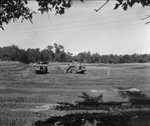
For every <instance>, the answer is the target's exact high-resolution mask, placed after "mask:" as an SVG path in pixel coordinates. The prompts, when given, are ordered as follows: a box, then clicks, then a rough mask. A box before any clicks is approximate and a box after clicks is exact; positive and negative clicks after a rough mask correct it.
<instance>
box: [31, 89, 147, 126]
mask: <svg viewBox="0 0 150 126" xmlns="http://www.w3.org/2000/svg"><path fill="white" fill-rule="evenodd" d="M118 94H119V95H120V96H121V97H123V98H126V97H128V98H129V102H128V104H127V105H126V107H127V108H130V107H131V106H133V105H134V104H138V105H139V104H140V105H143V104H144V105H145V104H146V105H148V104H149V105H150V98H148V97H147V96H146V95H145V94H144V93H142V92H141V91H138V92H135V91H128V90H121V91H118ZM79 97H80V98H82V99H83V101H77V102H76V103H75V104H70V103H64V102H63V103H62V102H61V103H59V105H58V106H56V108H55V109H56V110H65V111H68V110H74V111H75V110H87V111H86V112H83V111H81V112H76V113H69V114H66V115H64V116H53V117H50V118H48V119H47V120H45V121H41V120H39V121H36V122H35V123H34V125H35V126H149V125H150V121H149V118H150V111H134V112H133V111H132V110H131V111H127V112H125V111H117V112H116V111H110V108H117V109H120V110H121V109H122V108H124V107H123V106H124V103H125V102H104V101H103V95H99V96H97V97H93V96H90V95H88V94H87V93H85V92H83V93H82V96H79ZM138 99H139V101H138ZM89 110H106V111H107V112H105V113H104V112H99V111H97V112H92V111H91V112H89Z"/></svg>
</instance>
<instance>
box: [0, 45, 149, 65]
mask: <svg viewBox="0 0 150 126" xmlns="http://www.w3.org/2000/svg"><path fill="white" fill-rule="evenodd" d="M0 60H9V61H20V62H23V63H27V64H28V63H35V62H38V61H44V62H72V61H78V62H81V63H115V64H117V63H134V62H138V63H147V62H150V54H136V53H134V54H132V55H128V54H125V55H114V54H110V55H100V54H99V53H93V54H92V53H91V52H90V51H88V52H80V53H78V54H77V55H73V54H72V53H70V52H65V49H64V46H62V45H59V44H57V43H54V44H53V45H48V46H47V47H46V48H45V49H43V50H40V48H35V49H33V48H28V49H20V48H19V47H18V46H16V45H11V46H4V47H0Z"/></svg>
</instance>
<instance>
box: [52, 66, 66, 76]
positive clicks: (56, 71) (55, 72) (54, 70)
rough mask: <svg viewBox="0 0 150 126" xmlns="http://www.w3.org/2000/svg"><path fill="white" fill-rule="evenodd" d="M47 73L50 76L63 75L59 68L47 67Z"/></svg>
mask: <svg viewBox="0 0 150 126" xmlns="http://www.w3.org/2000/svg"><path fill="white" fill-rule="evenodd" d="M49 73H51V74H64V70H63V69H62V68H61V67H59V66H53V67H52V66H51V67H49Z"/></svg>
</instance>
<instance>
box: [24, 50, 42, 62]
mask: <svg viewBox="0 0 150 126" xmlns="http://www.w3.org/2000/svg"><path fill="white" fill-rule="evenodd" d="M26 52H27V62H28V63H30V62H38V61H40V59H41V54H40V49H39V48H36V49H30V48H29V49H27V51H26Z"/></svg>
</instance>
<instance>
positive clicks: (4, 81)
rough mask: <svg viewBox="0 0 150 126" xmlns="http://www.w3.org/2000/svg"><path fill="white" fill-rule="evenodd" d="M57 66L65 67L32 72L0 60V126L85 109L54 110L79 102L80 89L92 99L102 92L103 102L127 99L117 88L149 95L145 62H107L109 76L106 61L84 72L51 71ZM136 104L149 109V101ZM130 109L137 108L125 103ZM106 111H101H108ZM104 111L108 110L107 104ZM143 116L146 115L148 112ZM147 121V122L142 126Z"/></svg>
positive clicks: (148, 68)
mask: <svg viewBox="0 0 150 126" xmlns="http://www.w3.org/2000/svg"><path fill="white" fill-rule="evenodd" d="M58 65H59V67H61V68H62V69H63V70H64V69H65V67H66V66H67V64H65V63H64V64H61V63H59V64H57V63H56V64H54V63H53V64H49V66H48V70H49V73H48V74H37V75H36V74H35V72H34V68H33V66H32V64H31V65H25V64H23V63H19V62H9V61H0V125H2V126H9V125H11V126H30V125H33V124H34V122H36V121H38V120H45V119H48V118H50V117H52V116H54V115H61V116H64V115H67V114H70V113H76V112H78V113H81V112H85V110H81V109H80V110H77V109H76V110H71V112H69V111H66V110H65V109H63V110H61V111H60V110H54V106H57V105H58V103H64V102H65V103H66V102H67V103H69V104H74V103H76V101H78V102H81V101H83V98H82V97H81V96H82V95H83V92H84V93H86V94H88V95H89V96H91V97H93V98H94V97H98V96H99V95H102V96H103V102H105V103H107V102H115V103H119V102H125V103H126V102H128V101H129V98H128V97H126V98H123V97H121V96H120V95H119V94H118V90H119V89H125V90H128V89H135V90H139V91H141V92H142V93H144V94H145V95H146V96H147V99H148V98H149V97H150V64H149V63H146V64H139V63H134V64H109V75H108V73H107V72H108V64H87V74H63V73H52V72H51V70H53V68H55V67H56V66H58ZM147 101H148V102H149V99H148V100H147ZM133 106H134V105H133ZM138 107H139V106H138ZM140 107H141V108H142V109H144V110H146V111H149V110H150V104H146V105H145V104H144V105H141V106H140ZM81 108H82V107H81ZM88 109H90V108H88ZM97 109H98V110H101V109H99V108H98V107H97ZM97 109H92V110H91V109H90V112H94V113H96V112H98V111H97ZM131 109H133V110H134V109H135V110H136V109H137V108H136V107H135V106H134V107H132V105H130V106H128V110H131ZM106 110H107V109H106ZM106 110H105V111H104V112H108V111H106ZM108 110H109V111H111V110H110V107H109V109H108ZM112 111H113V110H112ZM101 112H102V110H101ZM87 116H89V115H87ZM146 116H147V117H146V118H148V117H149V118H150V114H147V115H146ZM148 124H149V125H150V122H147V124H146V125H143V126H149V125H148ZM37 125H38V123H37ZM43 125H44V126H47V125H46V124H43ZM41 126H42V125H41ZM131 126H132V125H131Z"/></svg>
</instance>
